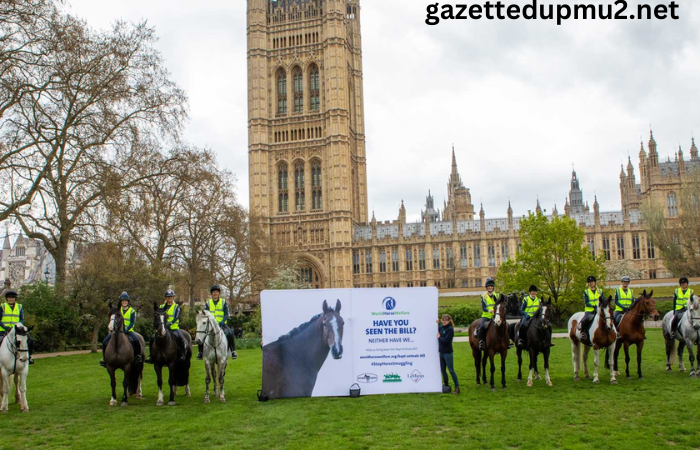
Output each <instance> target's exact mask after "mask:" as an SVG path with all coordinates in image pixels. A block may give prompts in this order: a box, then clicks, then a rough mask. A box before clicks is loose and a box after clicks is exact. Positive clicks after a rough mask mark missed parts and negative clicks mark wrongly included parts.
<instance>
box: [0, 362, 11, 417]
mask: <svg viewBox="0 0 700 450" xmlns="http://www.w3.org/2000/svg"><path fill="white" fill-rule="evenodd" d="M0 372H1V373H0V388H1V389H2V390H1V391H0V395H1V396H2V401H0V412H3V413H6V412H7V403H8V402H9V401H10V382H11V381H10V374H9V373H7V371H6V370H5V369H0Z"/></svg>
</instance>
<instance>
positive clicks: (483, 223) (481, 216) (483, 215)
mask: <svg viewBox="0 0 700 450" xmlns="http://www.w3.org/2000/svg"><path fill="white" fill-rule="evenodd" d="M479 222H480V225H481V231H482V232H484V231H486V213H485V212H484V204H483V203H482V204H481V209H480V210H479Z"/></svg>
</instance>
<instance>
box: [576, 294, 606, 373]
mask: <svg viewBox="0 0 700 450" xmlns="http://www.w3.org/2000/svg"><path fill="white" fill-rule="evenodd" d="M583 315H584V313H582V312H578V313H576V314H574V315H573V316H571V318H570V319H569V323H568V330H569V339H570V340H571V358H572V360H573V363H574V381H579V380H580V378H579V370H580V367H581V347H583V369H584V371H585V374H586V379H587V380H588V379H590V378H591V377H590V375H589V374H588V352H590V351H591V347H593V353H594V355H595V371H594V372H593V382H594V383H599V382H600V380H599V379H598V363H599V361H600V357H599V352H600V350H601V349H607V351H608V352H607V354H608V360H609V361H608V364H609V365H610V383H611V384H617V379H616V378H615V364H614V360H613V359H614V350H615V341H616V339H617V333H616V332H615V327H614V326H613V301H612V297H610V296H609V297H608V298H607V299H606V298H605V297H601V298H600V300H599V301H598V307H597V308H596V316H595V318H594V319H593V323H592V324H591V328H590V332H589V333H588V335H589V336H592V337H593V339H592V340H590V341H586V342H584V341H582V340H581V332H580V331H579V330H578V324H579V323H580V322H581V319H583Z"/></svg>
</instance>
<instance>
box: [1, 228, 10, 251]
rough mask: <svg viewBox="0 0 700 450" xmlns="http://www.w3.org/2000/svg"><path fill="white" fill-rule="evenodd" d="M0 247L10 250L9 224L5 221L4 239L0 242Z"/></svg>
mask: <svg viewBox="0 0 700 450" xmlns="http://www.w3.org/2000/svg"><path fill="white" fill-rule="evenodd" d="M2 249H3V250H11V249H12V246H11V245H10V224H9V223H7V224H5V240H4V242H3V244H2Z"/></svg>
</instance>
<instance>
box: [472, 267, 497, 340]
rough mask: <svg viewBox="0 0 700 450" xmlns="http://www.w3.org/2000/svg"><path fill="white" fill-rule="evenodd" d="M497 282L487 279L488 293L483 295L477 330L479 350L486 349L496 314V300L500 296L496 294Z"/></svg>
mask: <svg viewBox="0 0 700 450" xmlns="http://www.w3.org/2000/svg"><path fill="white" fill-rule="evenodd" d="M495 290H496V282H495V281H494V280H493V279H492V278H487V279H486V292H484V293H483V294H481V311H482V313H481V322H480V323H479V326H478V327H477V330H476V335H477V336H478V338H479V349H481V350H485V349H486V332H487V331H488V329H489V325H490V324H491V320H492V319H493V316H494V313H495V312H496V300H498V298H499V294H497V293H495V292H494V291H495Z"/></svg>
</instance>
